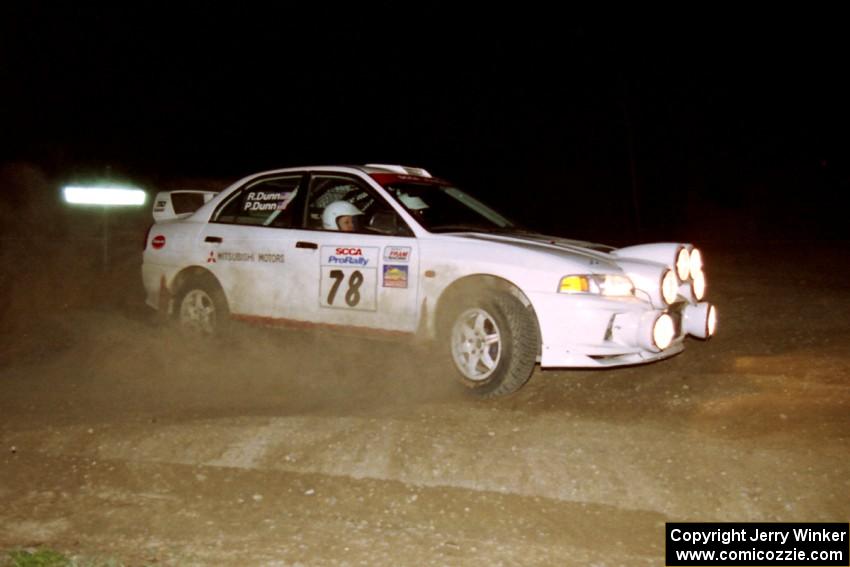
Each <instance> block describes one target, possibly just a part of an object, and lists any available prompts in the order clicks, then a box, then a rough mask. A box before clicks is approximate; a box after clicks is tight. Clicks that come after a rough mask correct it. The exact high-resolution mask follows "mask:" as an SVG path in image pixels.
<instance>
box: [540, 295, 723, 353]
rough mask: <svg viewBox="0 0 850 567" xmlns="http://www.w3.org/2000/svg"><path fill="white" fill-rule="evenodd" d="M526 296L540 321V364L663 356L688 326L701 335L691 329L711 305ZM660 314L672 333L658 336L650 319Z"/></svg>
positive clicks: (680, 342) (679, 343) (679, 345)
mask: <svg viewBox="0 0 850 567" xmlns="http://www.w3.org/2000/svg"><path fill="white" fill-rule="evenodd" d="M529 299H530V300H531V302H532V305H533V306H534V309H535V312H536V314H537V318H538V321H539V323H540V334H541V341H542V345H541V353H540V365H541V367H544V368H553V367H573V368H603V367H612V366H625V365H630V364H641V363H645V362H653V361H656V360H661V359H664V358H668V357H670V356H673V355H675V354H677V353H679V352H681V351H682V350H684V339H685V336H686V335H687V334H688V333H689V332H690V333H692V334H694V335H695V336H698V337H700V338H707V336H706V335H703V334H700V333H698V332H694V329H697V328H706V327H707V325H706V324H704V323H702V324H701V323H700V321H704V320H705V318H706V317H707V314H708V313H709V311H710V310H711V306H710V305H709V304H706V303H698V304H691V303H688V302H680V303H676V304H674V305H672V306H670V307H668V308H667V309H656V308H653V307H652V306H651V305H650V304H649V303H648V302H646V301H642V300H640V299H636V298H610V297H603V296H565V295H562V294H549V293H547V294H537V295H534V294H532V295H531V296H529ZM665 315H666V316H667V317H669V319H670V320H672V323H673V329H672V336H671V337H669V340H665V341H658V335H657V334H656V328H655V325H656V323H657V322H658V321H659V318H661V317H663V316H665ZM669 322H670V321H669V320H668V321H667V323H668V324H669ZM659 344H660V345H661V346H660V347H659Z"/></svg>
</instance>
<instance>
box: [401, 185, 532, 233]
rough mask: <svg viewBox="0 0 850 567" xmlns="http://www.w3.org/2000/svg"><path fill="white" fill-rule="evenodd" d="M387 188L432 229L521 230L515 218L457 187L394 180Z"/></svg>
mask: <svg viewBox="0 0 850 567" xmlns="http://www.w3.org/2000/svg"><path fill="white" fill-rule="evenodd" d="M386 189H387V191H389V193H390V194H391V195H392V196H393V197H394V198H395V199H396V201H398V202H399V203H400V204H401V205H402V206H403V207H404V208H405V209H406V210H407V212H409V213H410V214H411V215H413V218H415V219H416V220H417V221H418V222H419V224H421V225H422V226H423V228H425V229H426V230H428V231H430V232H462V231H498V232H502V231H505V232H509V231H515V230H521V227H520V226H519V225H518V224H516V223H515V222H513V221H511V220H509V219H507V218H505V217H504V216H503V215H502V214H500V213H497V212H496V211H494V210H493V209H491V208H490V207H488V206H487V205H485V204H484V203H482V202H481V201H479V200H478V199H476V198H475V197H473V196H471V195H469V194H468V193H464V192H463V191H461V190H460V189H457V188H455V187H448V186H444V185H436V184H424V183H391V184H389V185H387V186H386Z"/></svg>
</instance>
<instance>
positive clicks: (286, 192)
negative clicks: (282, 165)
mask: <svg viewBox="0 0 850 567" xmlns="http://www.w3.org/2000/svg"><path fill="white" fill-rule="evenodd" d="M301 178H302V176H301V175H287V176H281V177H271V178H266V179H260V180H257V181H254V182H252V183H250V184H248V185H246V186H245V187H243V188H242V189H240V190H239V191H236V192H234V193H233V195H231V196H230V197H229V198H228V199H226V200H225V201H224V204H223V205H222V206H221V208H219V209H218V211H217V212H216V214H215V215H214V216H213V219H212V220H213V222H220V223H227V224H244V225H251V226H268V227H275V228H289V227H291V226H292V224H293V220H294V219H296V218H297V216H298V215H297V214H296V212H295V209H296V208H297V206H296V200H297V199H296V198H297V197H298V191H299V186H300V184H301Z"/></svg>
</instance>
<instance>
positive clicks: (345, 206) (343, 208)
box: [322, 201, 363, 232]
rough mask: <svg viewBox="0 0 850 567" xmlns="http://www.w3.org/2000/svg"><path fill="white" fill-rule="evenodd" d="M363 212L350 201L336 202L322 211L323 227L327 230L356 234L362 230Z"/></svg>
mask: <svg viewBox="0 0 850 567" xmlns="http://www.w3.org/2000/svg"><path fill="white" fill-rule="evenodd" d="M361 216H363V211H361V210H360V209H358V208H357V207H355V206H354V205H352V204H351V203H349V202H348V201H334V202H333V203H331V204H330V205H328V206H327V207H325V210H324V211H322V227H323V228H324V229H325V230H340V231H342V232H354V231H356V230H357V229H358V228H360V226H359V225H360V222H359V221H360V218H359V217H361Z"/></svg>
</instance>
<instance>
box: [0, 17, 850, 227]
mask: <svg viewBox="0 0 850 567" xmlns="http://www.w3.org/2000/svg"><path fill="white" fill-rule="evenodd" d="M402 6H404V8H402ZM518 6H519V5H515V6H514V7H513V8H511V9H510V10H509V9H502V10H501V11H496V12H494V9H493V7H492V6H491V7H488V9H487V10H486V11H482V12H479V13H471V12H468V11H467V12H465V13H462V14H461V13H458V11H457V9H456V8H455V9H448V8H446V9H436V8H427V9H425V8H421V9H418V10H417V9H413V8H411V7H410V6H407V5H405V4H397V3H392V2H383V3H377V4H372V5H365V4H364V5H358V6H357V8H356V9H355V8H351V7H349V8H347V9H345V10H341V9H339V8H335V7H332V6H330V5H325V6H324V7H319V8H314V9H310V10H307V9H303V8H299V9H294V8H292V7H291V6H285V9H284V10H283V11H281V12H280V13H274V14H272V13H260V12H254V13H249V12H247V11H239V12H236V11H234V12H231V13H225V12H221V11H212V10H211V9H210V8H209V7H207V6H203V5H198V6H197V10H195V11H193V12H188V11H186V12H183V13H180V14H177V13H174V12H173V9H171V10H172V11H169V10H163V11H159V12H154V11H142V10H141V9H138V10H128V9H127V8H126V7H121V8H120V9H116V8H113V9H112V11H92V12H85V9H84V8H80V7H79V6H77V5H72V6H69V7H67V8H65V12H64V13H60V12H57V11H56V9H55V8H48V7H46V6H41V5H39V4H37V3H28V4H27V5H26V6H23V7H17V8H12V9H10V8H4V9H3V10H4V12H5V13H4V15H3V17H2V24H0V26H2V29H0V50H2V51H0V52H1V53H2V60H0V64H2V77H0V81H2V84H0V87H1V88H0V92H2V95H0V96H2V97H3V104H2V106H1V107H0V113H2V114H0V118H1V119H2V124H3V135H2V137H0V162H26V163H32V164H36V165H37V166H38V167H40V168H43V169H44V171H46V172H47V174H48V175H50V176H51V178H53V179H57V180H60V179H65V178H73V177H74V176H77V177H80V176H83V175H90V174H91V173H92V172H99V171H104V170H105V168H107V167H108V168H109V171H111V172H113V174H115V175H121V176H124V177H127V178H130V179H134V180H137V181H138V182H139V183H141V184H143V185H144V186H145V187H149V188H151V189H156V188H158V187H163V186H167V185H168V183H169V180H173V179H175V178H220V179H236V178H238V177H241V176H243V175H247V174H250V173H253V172H256V171H259V170H262V169H270V168H277V167H286V166H293V165H308V164H332V163H365V162H383V163H404V164H410V165H418V166H423V167H426V168H428V169H430V170H431V171H432V172H434V173H435V174H437V175H440V176H442V177H446V178H449V179H452V180H454V181H456V182H457V184H459V185H460V186H462V187H464V188H467V189H469V190H471V191H472V192H473V193H476V194H479V195H480V196H482V197H483V198H485V200H488V201H490V202H492V203H493V204H495V205H496V206H497V207H498V208H501V209H504V210H506V211H508V212H510V213H513V215H514V216H515V217H517V218H518V219H519V220H521V221H523V222H525V223H527V224H530V225H535V226H538V227H540V228H543V229H546V230H549V231H552V232H556V233H562V234H573V235H575V236H580V237H597V238H598V237H600V236H604V235H606V234H609V233H611V231H613V232H614V233H616V234H618V235H621V236H622V237H623V238H632V239H642V240H645V239H647V238H663V239H671V238H689V237H691V235H693V237H694V238H701V239H709V240H710V239H723V236H724V235H728V237H729V238H735V237H736V236H737V235H736V230H739V229H740V230H743V233H745V234H747V235H750V236H754V237H758V238H765V239H782V238H794V237H799V236H800V235H801V234H804V235H805V236H806V237H808V238H813V239H814V238H843V237H844V233H843V227H842V217H843V215H842V214H841V213H840V210H841V207H842V206H844V205H846V204H847V202H848V199H847V197H846V195H847V193H848V192H849V191H850V160H849V159H848V156H850V128H848V127H849V126H850V111H848V101H850V92H848V90H850V89H848V86H847V83H848V81H847V79H846V74H847V56H848V54H850V49H848V48H847V47H848V39H847V34H846V32H845V31H844V30H843V29H842V28H843V20H842V19H841V18H840V17H838V15H837V13H832V14H831V13H828V12H820V13H804V14H799V13H786V14H777V13H775V12H774V13H769V14H753V15H750V16H747V17H744V16H743V15H741V14H738V13H732V12H726V13H720V12H718V13H713V14H699V13H694V14H681V13H669V12H665V13H641V14H639V15H638V14H634V13H632V14H626V13H619V14H616V19H614V16H615V14H613V13H610V14H605V15H604V16H605V18H603V17H601V16H602V15H600V14H596V15H595V16H594V17H588V16H585V15H581V14H576V13H570V12H569V11H568V12H566V13H564V14H556V13H555V12H551V13H545V12H540V11H532V10H531V9H528V10H527V11H525V12H521V11H519V8H518ZM706 9H707V8H706ZM611 11H612V12H613V11H614V10H613V8H612V10H611ZM115 172H117V173H115ZM742 225H745V229H742V228H741V227H742Z"/></svg>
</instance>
